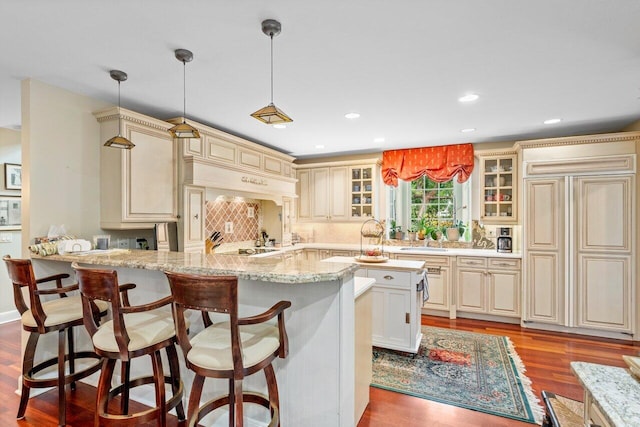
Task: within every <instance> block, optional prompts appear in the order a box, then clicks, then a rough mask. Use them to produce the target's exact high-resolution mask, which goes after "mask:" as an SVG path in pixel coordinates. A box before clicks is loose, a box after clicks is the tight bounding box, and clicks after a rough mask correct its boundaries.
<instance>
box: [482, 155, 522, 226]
mask: <svg viewBox="0 0 640 427" xmlns="http://www.w3.org/2000/svg"><path fill="white" fill-rule="evenodd" d="M480 173H481V180H480V185H481V188H482V191H481V201H480V217H481V219H482V221H483V222H490V223H491V222H493V223H510V222H516V221H517V220H518V215H517V208H518V203H517V188H518V187H517V182H518V181H517V154H508V155H504V156H482V157H480Z"/></svg>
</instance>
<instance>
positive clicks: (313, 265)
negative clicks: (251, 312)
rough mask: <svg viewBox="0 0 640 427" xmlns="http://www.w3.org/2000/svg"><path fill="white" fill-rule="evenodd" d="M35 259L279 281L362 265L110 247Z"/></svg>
mask: <svg viewBox="0 0 640 427" xmlns="http://www.w3.org/2000/svg"><path fill="white" fill-rule="evenodd" d="M31 258H32V259H41V260H48V261H64V262H74V261H77V262H78V263H80V264H90V265H104V266H111V267H125V268H138V269H146V270H159V271H165V270H169V271H176V272H179V273H188V274H203V275H225V274H229V275H234V276H238V278H240V279H246V280H258V281H264V282H278V283H314V282H324V281H333V280H339V279H342V278H343V277H345V276H346V275H348V274H352V273H353V272H354V271H355V270H357V269H358V268H359V266H358V265H356V264H353V263H334V262H318V261H306V260H301V259H298V258H297V257H256V256H240V255H224V256H216V255H206V254H200V253H185V252H158V251H147V250H133V249H132V250H122V249H116V250H108V251H90V252H88V253H84V254H83V253H78V254H72V253H68V254H64V255H60V254H57V255H49V256H40V255H36V254H31Z"/></svg>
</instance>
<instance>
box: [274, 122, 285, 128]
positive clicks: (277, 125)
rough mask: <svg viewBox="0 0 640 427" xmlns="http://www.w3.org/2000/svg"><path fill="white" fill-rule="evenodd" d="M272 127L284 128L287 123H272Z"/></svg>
mask: <svg viewBox="0 0 640 427" xmlns="http://www.w3.org/2000/svg"><path fill="white" fill-rule="evenodd" d="M273 127H274V128H276V129H286V128H287V125H285V124H284V123H278V124H275V125H273Z"/></svg>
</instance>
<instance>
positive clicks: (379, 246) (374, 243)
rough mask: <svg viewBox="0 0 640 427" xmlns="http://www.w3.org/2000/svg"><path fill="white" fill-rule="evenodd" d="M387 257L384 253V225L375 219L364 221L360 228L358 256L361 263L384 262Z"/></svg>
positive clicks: (357, 258)
mask: <svg viewBox="0 0 640 427" xmlns="http://www.w3.org/2000/svg"><path fill="white" fill-rule="evenodd" d="M388 259H389V256H388V255H387V254H385V252H384V224H383V223H382V222H380V221H378V220H377V219H375V218H372V219H368V220H366V221H365V222H364V223H363V224H362V227H361V228H360V255H359V256H357V257H356V260H358V261H363V262H385V261H387V260H388Z"/></svg>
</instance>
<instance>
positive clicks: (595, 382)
mask: <svg viewBox="0 0 640 427" xmlns="http://www.w3.org/2000/svg"><path fill="white" fill-rule="evenodd" d="M571 369H572V370H573V372H574V373H575V374H576V376H577V377H578V379H579V380H580V383H581V384H582V386H583V387H584V388H585V389H586V390H588V391H589V393H591V396H593V400H594V401H595V403H596V405H597V406H598V407H599V408H600V409H601V410H602V413H603V415H604V416H605V417H606V418H607V421H608V422H609V423H611V425H614V426H618V427H621V426H629V427H631V426H634V427H636V426H640V381H638V379H637V378H635V377H634V376H633V375H631V374H630V373H629V371H628V370H627V369H624V368H618V367H615V366H607V365H598V364H595V363H586V362H571Z"/></svg>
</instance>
